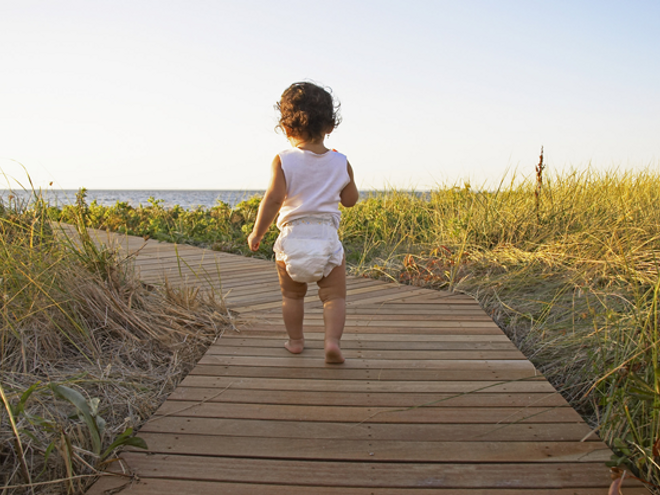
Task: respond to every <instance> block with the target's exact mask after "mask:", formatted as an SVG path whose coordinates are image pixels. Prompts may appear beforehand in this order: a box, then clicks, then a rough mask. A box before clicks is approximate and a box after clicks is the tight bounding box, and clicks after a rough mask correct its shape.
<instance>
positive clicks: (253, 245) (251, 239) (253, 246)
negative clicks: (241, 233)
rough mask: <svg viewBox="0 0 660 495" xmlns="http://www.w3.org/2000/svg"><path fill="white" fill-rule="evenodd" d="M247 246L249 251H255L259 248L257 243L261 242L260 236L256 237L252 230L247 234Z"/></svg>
mask: <svg viewBox="0 0 660 495" xmlns="http://www.w3.org/2000/svg"><path fill="white" fill-rule="evenodd" d="M247 242H248V246H249V247H250V251H256V250H257V249H259V245H260V244H261V238H259V237H257V236H256V235H255V234H254V232H252V233H251V234H250V235H249V236H248V240H247Z"/></svg>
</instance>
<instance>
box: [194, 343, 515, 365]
mask: <svg viewBox="0 0 660 495" xmlns="http://www.w3.org/2000/svg"><path fill="white" fill-rule="evenodd" d="M342 350H343V354H344V357H345V358H346V359H351V360H352V359H363V360H370V359H371V360H383V359H385V360H396V361H399V360H407V361H411V360H419V361H422V360H424V361H428V360H452V359H465V360H474V359H477V360H509V359H518V360H525V361H526V358H525V355H524V354H523V353H521V352H520V351H519V350H518V349H508V350H501V349H483V350H480V349H474V350H471V349H468V350H465V349H445V350H386V349H361V348H357V349H356V348H350V347H346V346H342ZM287 353H288V351H287V350H286V349H284V347H283V346H281V345H280V346H277V347H248V346H234V347H230V346H220V345H216V346H213V347H210V348H209V350H208V352H207V356H210V355H211V356H245V357H248V356H250V357H257V356H265V357H269V358H270V357H290V356H289V355H288V354H287ZM324 356H325V354H324V352H323V348H322V347H320V348H314V347H310V346H307V347H306V348H305V350H304V351H303V352H302V354H300V357H301V358H306V359H307V358H309V359H318V360H323V358H324Z"/></svg>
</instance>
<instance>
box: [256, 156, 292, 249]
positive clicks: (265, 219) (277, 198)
mask: <svg viewBox="0 0 660 495" xmlns="http://www.w3.org/2000/svg"><path fill="white" fill-rule="evenodd" d="M272 169H273V173H272V177H271V179H270V184H269V185H268V189H266V194H264V197H263V199H262V200H261V204H260V205H259V213H257V221H256V222H255V224H254V228H253V229H252V233H251V234H250V236H249V237H248V246H250V249H251V250H252V251H256V250H257V249H259V244H261V239H263V237H264V235H265V234H266V232H267V231H268V227H270V224H271V223H273V220H275V217H276V216H277V213H278V212H279V211H280V208H281V207H282V203H284V198H285V197H286V180H285V178H284V172H283V171H282V162H281V161H280V157H279V155H278V156H276V157H275V159H274V160H273V164H272Z"/></svg>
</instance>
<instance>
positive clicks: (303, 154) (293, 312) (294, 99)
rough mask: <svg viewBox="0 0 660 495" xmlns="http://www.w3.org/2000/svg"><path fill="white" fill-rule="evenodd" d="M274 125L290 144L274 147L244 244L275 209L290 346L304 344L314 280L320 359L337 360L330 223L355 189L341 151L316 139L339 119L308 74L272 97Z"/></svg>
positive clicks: (341, 269) (335, 257) (257, 238)
mask: <svg viewBox="0 0 660 495" xmlns="http://www.w3.org/2000/svg"><path fill="white" fill-rule="evenodd" d="M276 108H277V109H278V110H279V112H280V120H279V124H278V128H279V129H281V130H282V131H284V133H285V134H286V137H287V139H288V140H289V143H291V146H292V148H291V149H287V150H285V151H282V152H281V153H279V154H278V155H277V156H276V157H275V159H274V160H273V164H272V177H271V180H270V184H269V186H268V189H267V190H266V194H265V195H264V197H263V199H262V200H261V205H260V206H259V213H258V214H257V221H256V223H255V225H254V229H253V230H252V233H251V234H250V236H249V237H248V245H249V246H250V249H251V250H252V251H256V250H257V249H258V248H259V244H260V242H261V239H262V238H263V236H264V234H265V233H266V231H267V230H268V227H269V226H270V224H271V223H272V222H273V220H274V219H275V216H276V215H277V214H278V213H279V217H278V219H277V227H278V228H279V229H280V235H279V237H278V238H277V241H276V242H275V245H274V246H273V250H274V251H275V260H276V262H277V272H278V275H279V279H280V288H281V290H282V316H283V317H284V326H285V327H286V332H287V334H288V336H289V340H287V342H286V343H285V344H284V347H286V349H287V350H288V351H289V352H291V353H293V354H300V353H301V352H302V351H303V348H304V345H305V339H304V336H303V317H304V297H305V294H306V293H307V283H309V282H316V283H317V284H318V286H319V298H320V299H321V301H323V321H324V323H325V339H324V349H325V362H326V363H330V364H340V363H343V362H344V357H343V356H342V353H341V349H340V347H339V340H340V339H341V336H342V333H343V331H344V322H345V320H346V260H345V257H344V248H343V246H342V245H341V242H340V241H339V237H338V235H337V229H338V228H339V220H340V218H341V214H340V212H339V203H341V204H342V205H344V206H346V207H350V206H353V205H355V203H356V202H357V200H358V190H357V187H356V185H355V180H354V179H353V170H352V168H351V165H350V164H349V163H348V160H346V156H344V155H342V154H341V153H338V152H337V151H335V150H329V149H328V148H326V147H325V144H324V139H325V136H326V135H327V134H330V133H331V132H332V131H333V130H334V128H335V127H337V125H338V124H339V122H340V118H339V115H338V110H339V104H336V105H335V103H334V102H333V99H332V96H331V95H330V93H329V92H328V91H326V90H325V89H324V88H321V87H319V86H317V85H315V84H312V83H309V82H300V83H294V84H292V85H291V86H289V87H288V88H287V89H286V90H285V91H284V93H282V97H281V99H280V101H279V103H277V105H276Z"/></svg>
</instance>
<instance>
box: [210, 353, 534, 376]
mask: <svg viewBox="0 0 660 495" xmlns="http://www.w3.org/2000/svg"><path fill="white" fill-rule="evenodd" d="M199 364H202V365H204V364H207V365H214V366H252V367H262V366H266V367H276V368H279V367H285V368H326V367H327V366H331V365H328V364H326V363H325V362H324V361H323V360H322V359H316V358H313V357H311V358H307V357H305V355H304V353H303V354H299V355H293V354H290V353H288V352H287V351H286V350H284V349H282V355H281V357H269V356H259V357H251V356H218V355H215V354H208V353H207V354H205V355H204V356H203V357H202V359H200V360H199ZM335 367H336V366H335ZM342 368H344V369H360V368H371V369H435V370H453V371H461V370H465V371H468V370H473V371H491V370H492V371H495V370H497V371H504V370H512V369H517V370H526V371H527V373H528V375H529V376H533V375H534V372H535V371H536V370H535V369H534V366H533V365H532V363H530V362H529V361H527V360H526V359H492V360H486V359H479V358H476V357H475V359H442V360H440V359H427V360H414V359H397V360H386V359H361V358H353V359H349V360H347V361H346V362H345V363H344V364H343V365H342Z"/></svg>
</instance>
